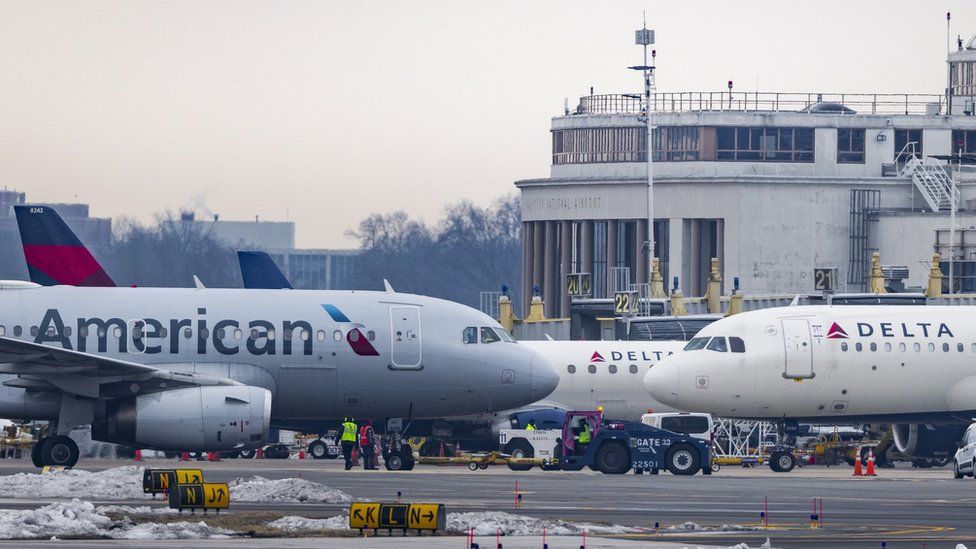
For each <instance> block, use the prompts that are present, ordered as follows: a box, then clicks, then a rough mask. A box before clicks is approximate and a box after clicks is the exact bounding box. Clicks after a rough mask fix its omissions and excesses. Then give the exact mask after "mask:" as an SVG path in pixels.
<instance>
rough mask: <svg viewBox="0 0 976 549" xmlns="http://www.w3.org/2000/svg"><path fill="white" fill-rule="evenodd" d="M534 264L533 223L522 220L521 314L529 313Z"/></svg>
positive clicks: (526, 314)
mask: <svg viewBox="0 0 976 549" xmlns="http://www.w3.org/2000/svg"><path fill="white" fill-rule="evenodd" d="M533 265H535V223H533V222H531V221H523V222H522V316H523V317H525V316H528V314H529V302H530V301H532V280H534V276H533V274H532V267H533Z"/></svg>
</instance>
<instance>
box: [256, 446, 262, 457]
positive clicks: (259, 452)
mask: <svg viewBox="0 0 976 549" xmlns="http://www.w3.org/2000/svg"><path fill="white" fill-rule="evenodd" d="M254 459H264V447H263V446H262V447H261V448H258V451H257V452H255V453H254Z"/></svg>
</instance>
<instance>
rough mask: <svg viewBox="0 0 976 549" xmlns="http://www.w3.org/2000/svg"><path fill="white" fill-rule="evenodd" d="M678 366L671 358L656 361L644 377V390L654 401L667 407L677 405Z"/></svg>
mask: <svg viewBox="0 0 976 549" xmlns="http://www.w3.org/2000/svg"><path fill="white" fill-rule="evenodd" d="M680 379H681V378H680V376H679V375H678V365H677V364H675V362H674V360H673V359H671V358H666V359H664V360H660V361H658V362H657V363H656V364H654V366H651V369H650V370H648V371H647V373H646V374H645V375H644V389H645V390H646V391H647V392H648V393H649V394H650V395H651V398H653V399H654V400H656V401H658V402H660V403H662V404H666V405H668V406H674V407H677V405H678V384H679V382H680Z"/></svg>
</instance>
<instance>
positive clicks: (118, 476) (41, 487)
mask: <svg viewBox="0 0 976 549" xmlns="http://www.w3.org/2000/svg"><path fill="white" fill-rule="evenodd" d="M142 471H143V468H142V467H135V466H131V465H127V466H125V467H115V468H113V469H106V470H104V471H99V472H97V473H92V472H91V471H82V470H81V469H68V470H65V471H51V472H48V473H17V474H14V475H6V476H0V497H5V498H63V497H64V496H65V494H78V495H82V496H84V497H85V498H88V499H96V500H97V499H107V500H120V499H146V498H148V497H149V496H148V495H146V494H144V493H142Z"/></svg>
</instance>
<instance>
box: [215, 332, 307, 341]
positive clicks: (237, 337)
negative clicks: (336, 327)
mask: <svg viewBox="0 0 976 549" xmlns="http://www.w3.org/2000/svg"><path fill="white" fill-rule="evenodd" d="M237 332H240V330H238V331H237ZM240 338H241V336H240V334H239V333H235V334H234V339H240ZM315 339H317V340H319V341H325V330H319V331H318V332H315Z"/></svg>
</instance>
